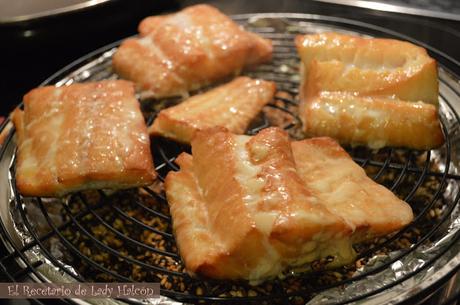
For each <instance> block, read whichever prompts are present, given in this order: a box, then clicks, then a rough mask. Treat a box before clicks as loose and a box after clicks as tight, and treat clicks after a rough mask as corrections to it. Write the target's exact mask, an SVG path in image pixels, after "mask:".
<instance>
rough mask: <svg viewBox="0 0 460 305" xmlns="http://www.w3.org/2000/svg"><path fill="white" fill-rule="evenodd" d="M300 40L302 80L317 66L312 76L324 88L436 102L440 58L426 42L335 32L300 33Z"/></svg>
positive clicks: (298, 44) (414, 100) (297, 43)
mask: <svg viewBox="0 0 460 305" xmlns="http://www.w3.org/2000/svg"><path fill="white" fill-rule="evenodd" d="M296 46H297V50H298V52H299V55H300V57H301V59H302V65H303V67H302V68H303V73H304V80H307V79H310V72H311V71H312V70H314V72H315V75H314V81H315V82H316V83H318V84H319V88H320V89H321V90H322V91H347V92H354V93H356V94H358V95H360V96H393V97H396V98H398V99H401V100H404V101H411V102H419V101H422V102H424V103H429V104H433V105H438V73H437V68H436V61H435V60H434V59H433V58H431V57H429V56H428V54H427V52H426V50H425V49H424V48H421V47H418V46H416V45H413V44H411V43H408V42H404V41H399V40H394V39H379V38H361V37H357V36H350V35H343V34H337V33H322V34H314V35H304V36H297V37H296ZM312 63H315V66H314V67H313V66H312ZM311 77H313V76H311Z"/></svg>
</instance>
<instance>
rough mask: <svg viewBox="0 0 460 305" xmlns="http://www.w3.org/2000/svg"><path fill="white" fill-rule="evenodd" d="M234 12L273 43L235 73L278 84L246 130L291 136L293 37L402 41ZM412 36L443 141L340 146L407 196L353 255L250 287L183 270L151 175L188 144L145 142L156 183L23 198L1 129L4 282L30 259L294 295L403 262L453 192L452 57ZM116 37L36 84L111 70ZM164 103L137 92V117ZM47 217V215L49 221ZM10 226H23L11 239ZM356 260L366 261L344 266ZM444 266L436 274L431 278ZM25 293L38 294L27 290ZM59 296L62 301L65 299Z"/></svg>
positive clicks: (267, 297)
mask: <svg viewBox="0 0 460 305" xmlns="http://www.w3.org/2000/svg"><path fill="white" fill-rule="evenodd" d="M234 19H235V20H236V21H237V22H239V23H241V24H242V25H244V26H245V27H246V28H247V29H248V30H250V31H254V32H257V33H259V34H261V35H263V36H264V37H266V38H270V39H272V40H273V44H274V57H273V61H272V62H271V63H270V64H266V65H263V66H261V67H259V68H257V69H256V70H254V71H248V72H245V74H246V75H249V76H252V77H258V78H263V79H266V80H272V81H274V82H276V84H277V87H278V93H277V95H276V97H275V98H274V100H273V101H272V102H271V103H270V104H269V105H268V106H266V107H265V108H264V110H263V112H262V113H261V114H260V115H259V117H258V118H257V119H256V120H255V121H254V123H253V124H252V125H251V127H250V129H249V130H248V131H247V133H248V134H254V133H256V132H257V131H259V130H260V129H262V128H266V127H268V126H273V125H277V126H280V127H283V128H284V129H286V130H287V131H288V132H289V133H290V135H291V136H292V137H293V138H297V137H299V135H300V133H299V127H300V124H301V123H300V121H299V119H298V117H297V114H296V111H297V103H298V96H297V95H298V86H299V75H298V65H299V59H298V56H297V54H296V50H295V46H294V37H295V36H296V35H298V34H303V33H312V32H318V31H327V30H331V31H341V32H353V33H358V34H362V35H370V36H378V37H393V38H398V39H404V40H409V41H412V40H411V39H410V38H409V37H404V36H402V35H400V34H398V33H394V32H391V31H388V30H385V29H383V28H379V27H376V26H373V25H369V24H364V23H361V22H357V21H351V20H346V19H341V18H334V17H326V16H317V15H304V14H258V15H240V16H234ZM413 42H414V43H417V44H419V45H422V46H424V47H425V48H427V49H428V51H429V53H430V55H431V56H433V57H434V58H436V59H437V60H438V62H439V63H440V119H441V123H442V128H443V132H444V134H445V136H446V143H445V145H444V146H442V147H441V148H440V149H438V150H433V151H426V152H421V151H412V150H404V149H396V148H385V149H381V150H379V151H372V150H369V149H365V148H347V150H348V152H349V153H350V154H351V156H352V157H353V159H354V160H355V161H356V162H357V163H358V164H360V165H361V166H362V167H363V168H364V169H365V170H366V171H367V173H368V174H369V176H370V177H372V178H373V179H374V180H375V181H377V182H379V183H382V184H384V185H385V186H387V187H388V188H389V189H390V190H392V191H393V192H394V193H395V194H396V195H398V196H399V197H400V198H401V199H403V200H405V201H406V202H408V203H409V204H410V205H411V206H412V208H413V210H414V213H415V218H414V221H413V222H412V223H411V224H410V225H409V226H407V227H405V228H404V229H402V230H401V231H399V232H397V233H395V234H393V235H391V236H388V237H384V238H380V239H376V240H374V241H372V242H369V243H366V244H362V245H357V246H356V250H357V252H358V260H357V263H356V264H354V265H352V266H345V267H343V268H340V269H337V270H332V271H331V270H324V269H322V268H317V269H315V268H314V266H313V267H312V269H313V271H312V272H309V273H305V274H294V275H288V276H286V278H284V279H277V280H273V281H269V282H267V283H264V284H262V285H261V287H252V286H250V285H248V284H247V283H244V282H230V283H229V282H226V283H222V282H219V281H212V280H205V279H195V278H192V277H190V276H189V275H188V274H187V273H186V272H185V270H184V267H183V264H182V262H181V258H180V255H179V254H178V251H177V248H176V245H175V240H174V235H173V232H172V229H171V217H170V215H169V212H168V204H167V201H166V198H165V195H164V191H163V189H162V183H161V182H162V181H163V180H164V177H165V176H166V174H167V173H168V172H169V171H171V170H174V171H175V170H178V167H177V165H176V164H175V163H174V160H175V158H176V157H177V155H178V154H179V153H180V152H183V151H189V147H186V146H182V145H179V144H177V143H174V142H171V141H167V140H164V139H154V140H153V143H152V151H153V154H154V160H155V166H156V170H157V171H158V173H159V181H158V183H157V184H156V185H154V186H153V187H145V188H141V189H135V190H125V191H118V192H115V193H108V192H106V191H91V192H80V193H75V194H72V195H70V196H68V197H67V198H64V199H59V200H57V199H56V200H50V199H43V198H23V197H22V196H21V195H20V194H19V193H18V191H17V189H16V187H15V179H14V170H15V146H14V141H13V136H14V130H12V131H11V132H10V133H9V135H8V137H7V138H6V140H5V143H4V144H3V145H2V147H1V150H0V162H1V161H2V160H3V161H4V162H7V165H6V166H7V169H6V170H7V172H8V179H6V181H4V182H5V183H6V186H4V189H6V190H7V191H8V192H9V195H10V196H9V197H10V199H11V201H10V202H9V204H8V207H7V208H8V215H3V216H2V222H1V238H2V240H3V243H4V246H5V247H6V249H7V251H8V253H9V254H8V255H6V256H4V257H3V258H1V259H0V271H1V273H2V274H3V275H4V280H5V281H12V282H19V281H25V280H32V281H40V282H47V281H50V279H49V278H48V277H47V276H46V275H45V274H44V272H43V270H42V269H41V268H42V267H43V265H49V266H52V267H53V268H55V269H56V270H59V271H60V273H62V274H63V275H65V276H66V278H71V279H74V280H76V281H82V282H83V281H102V280H106V281H118V282H132V281H139V280H142V281H158V282H160V283H161V294H162V295H163V296H166V297H170V298H172V299H174V300H178V301H183V302H189V303H198V302H208V303H221V302H224V303H229V302H230V303H232V304H233V303H240V304H248V303H253V304H261V303H263V302H265V303H279V304H291V303H292V304H300V303H305V302H307V301H309V300H310V299H311V298H313V297H314V296H315V295H318V294H320V293H322V292H324V291H326V290H328V289H340V287H347V285H350V284H356V283H365V282H367V281H370V279H376V278H377V279H378V277H379V276H380V275H381V274H382V273H383V272H385V271H386V270H388V269H391V268H393V266H394V264H396V263H398V262H401V263H403V264H406V263H407V264H409V263H410V262H409V261H408V260H409V258H410V257H411V256H412V255H413V254H414V253H415V252H417V251H419V250H420V249H421V248H423V247H427V245H430V244H431V243H436V242H438V241H440V240H441V239H443V237H444V235H445V234H446V232H447V231H446V230H448V228H447V226H448V225H449V222H450V221H451V220H452V217H454V216H455V215H457V214H456V213H457V212H458V210H459V207H458V201H459V198H460V191H459V189H458V181H460V173H459V171H458V166H459V165H460V164H459V163H458V162H459V154H458V146H459V143H460V138H459V128H460V118H459V115H458V109H460V85H459V83H458V80H459V78H458V76H455V75H453V74H452V73H451V72H449V66H459V63H458V62H456V61H455V60H453V59H452V58H449V57H448V56H446V55H445V54H442V53H440V52H438V51H436V50H435V49H434V48H432V47H430V46H426V45H423V44H421V43H420V42H417V41H413ZM118 44H119V42H117V43H114V44H112V45H109V46H107V47H105V48H102V49H100V50H97V51H95V52H93V53H91V54H88V55H87V56H85V57H83V58H81V59H80V60H78V61H76V62H74V63H72V64H71V65H69V66H67V67H65V68H64V69H62V70H61V71H59V72H57V73H56V74H55V75H53V76H51V77H50V78H49V79H47V80H46V81H45V82H44V83H43V85H49V84H57V85H67V84H71V83H73V82H85V81H95V80H101V79H107V78H116V77H117V76H116V75H115V74H113V72H112V70H111V68H110V65H111V56H112V55H113V53H114V51H115V50H116V47H117V46H118ZM175 102H177V100H165V101H152V100H141V105H142V109H143V111H144V114H145V119H146V122H147V124H151V123H152V122H153V120H154V118H155V115H156V114H157V113H158V111H159V110H160V109H162V108H164V107H165V106H167V105H170V104H171V103H175ZM6 124H8V121H6V122H4V123H3V124H2V126H1V127H0V128H1V129H2V130H3V129H4V128H5V126H6ZM0 170H1V166H0ZM333 174H334V173H331V175H333ZM50 201H51V202H50ZM37 215H38V216H37ZM56 215H59V217H58V219H57V217H56ZM8 219H11V221H10V222H9V221H8ZM459 219H460V218H459ZM12 230H13V231H15V230H18V231H22V232H24V234H23V235H22V236H20V237H19V238H18V235H17V234H14V233H13V232H12ZM107 236H110V238H111V239H107V238H106V237H107ZM18 239H19V241H18ZM459 240H460V233H459V232H454V233H453V234H450V235H449V238H448V240H445V241H444V243H443V247H440V250H439V251H438V252H437V253H436V255H433V256H431V257H429V258H426V260H425V261H424V262H423V263H420V264H414V266H413V268H412V269H411V271H410V272H406V273H405V274H403V275H401V276H399V277H397V279H395V280H392V281H390V282H388V283H386V282H384V283H382V284H381V285H375V287H374V288H368V289H366V290H363V292H362V293H360V294H358V295H356V294H354V295H350V296H345V297H342V298H340V299H338V300H337V301H336V302H335V304H345V303H349V302H353V301H362V300H366V299H367V298H371V297H373V296H376V295H377V294H379V293H381V292H385V291H390V290H391V289H392V288H393V287H395V286H398V285H400V284H401V283H403V282H405V281H406V280H408V279H413V278H415V277H416V276H417V275H419V274H421V273H423V272H427V270H428V269H429V268H430V267H432V266H433V264H435V263H436V262H437V261H438V260H440V259H441V258H443V257H444V256H445V255H447V253H448V252H449V250H450V249H452V247H454V246H458V244H459ZM56 249H58V251H56ZM37 252H38V253H40V255H41V256H40V257H42V259H40V260H35V259H33V257H34V256H33V254H31V253H37ZM56 253H58V254H59V253H61V254H62V253H64V254H62V255H57V254H56ZM376 255H377V256H378V255H381V256H386V258H385V259H384V260H383V261H382V262H381V263H379V264H375V265H372V264H370V263H369V262H370V261H371V260H372V258H373V257H375V256H376ZM362 266H366V268H365V269H362V270H361V271H360V272H356V271H359V269H360V268H361V267H362ZM459 266H460V263H458V264H456V265H455V266H453V267H452V268H451V270H450V271H449V273H452V272H454V271H456V270H458V268H460V267H459ZM363 270H364V271H363ZM447 275H448V274H447V273H446V274H443V276H442V277H441V276H438V278H437V280H436V282H438V281H442V280H443V279H444V278H445V277H446V276H447ZM331 277H332V279H331ZM433 285H435V283H434V282H433V283H431V282H427V284H426V285H425V287H423V289H426V290H428V289H430V288H432V287H433ZM412 297H415V294H414V293H412V294H411V295H405V296H404V297H403V298H401V299H400V300H398V301H401V302H402V301H407V300H408V299H410V298H412ZM123 301H124V302H127V303H137V302H136V301H133V300H123ZM34 302H36V303H38V304H41V302H40V301H39V300H35V301H34ZM63 302H65V303H72V301H69V300H63Z"/></svg>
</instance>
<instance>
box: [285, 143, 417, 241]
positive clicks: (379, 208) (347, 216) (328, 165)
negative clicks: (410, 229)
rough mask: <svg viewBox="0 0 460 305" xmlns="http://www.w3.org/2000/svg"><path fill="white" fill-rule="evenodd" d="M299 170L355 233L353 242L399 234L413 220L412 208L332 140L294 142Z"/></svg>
mask: <svg viewBox="0 0 460 305" xmlns="http://www.w3.org/2000/svg"><path fill="white" fill-rule="evenodd" d="M291 146H292V152H293V155H294V159H295V163H296V170H297V173H298V174H299V176H300V177H301V178H302V180H303V181H304V183H305V186H306V188H308V189H309V190H311V191H312V192H313V193H314V194H315V195H316V196H317V198H318V200H319V201H320V202H321V204H323V205H324V206H325V207H327V208H328V209H329V210H330V211H331V212H332V213H334V214H335V215H337V216H340V217H342V218H343V219H344V220H345V221H346V223H347V224H349V225H350V226H351V228H352V229H353V235H352V239H353V242H359V241H363V240H366V239H370V238H373V237H376V236H382V235H386V234H389V233H391V232H394V231H396V230H399V229H400V228H402V227H404V226H405V225H407V224H409V223H410V222H411V221H412V219H413V213H412V209H411V208H410V206H409V205H408V204H407V203H405V202H404V201H402V200H400V199H399V198H398V197H396V196H395V195H394V194H393V193H392V192H391V191H389V190H388V189H387V188H385V187H384V186H382V185H380V184H378V183H375V182H374V181H373V180H372V179H371V178H369V177H368V176H367V175H366V173H365V172H364V170H363V169H362V168H361V167H360V166H359V165H358V164H356V163H355V162H354V161H353V160H352V159H351V158H350V156H349V155H348V154H347V152H346V151H344V150H343V149H342V147H340V145H339V144H337V142H335V141H334V140H332V139H331V138H327V137H323V138H313V139H308V140H303V141H295V142H292V144H291Z"/></svg>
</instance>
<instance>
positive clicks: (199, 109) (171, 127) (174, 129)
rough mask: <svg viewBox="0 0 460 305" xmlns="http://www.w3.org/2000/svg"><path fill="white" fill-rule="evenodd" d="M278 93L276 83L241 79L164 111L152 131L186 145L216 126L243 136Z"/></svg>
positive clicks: (246, 78)
mask: <svg viewBox="0 0 460 305" xmlns="http://www.w3.org/2000/svg"><path fill="white" fill-rule="evenodd" d="M275 90H276V85H275V83H273V82H268V81H264V80H258V79H251V78H249V77H238V78H236V79H235V80H233V81H231V82H230V83H227V84H225V85H222V86H219V87H217V88H215V89H212V90H210V91H208V92H206V93H203V94H198V95H195V96H193V97H191V98H189V99H187V100H185V101H184V102H182V103H180V104H179V105H177V106H174V107H170V108H167V109H165V110H162V111H160V113H159V114H158V116H157V118H156V119H155V121H154V123H153V125H152V126H151V127H150V128H149V132H150V134H152V135H160V136H163V137H166V138H170V139H173V140H176V141H179V142H182V143H190V141H191V140H192V138H193V136H194V134H195V133H196V132H197V131H198V130H203V129H206V128H210V127H214V126H222V127H226V128H227V129H228V130H229V131H231V132H233V133H235V134H242V133H244V131H245V130H246V128H247V127H248V125H249V123H250V122H251V120H252V119H253V118H254V117H255V116H256V115H257V114H258V113H259V112H260V110H261V109H262V107H263V106H264V105H266V104H267V103H268V102H269V101H270V100H272V98H273V95H274V94H275Z"/></svg>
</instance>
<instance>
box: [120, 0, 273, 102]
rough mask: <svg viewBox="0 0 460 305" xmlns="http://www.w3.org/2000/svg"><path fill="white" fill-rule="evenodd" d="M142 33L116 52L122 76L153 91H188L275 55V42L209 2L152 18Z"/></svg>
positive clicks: (171, 93) (167, 93)
mask: <svg viewBox="0 0 460 305" xmlns="http://www.w3.org/2000/svg"><path fill="white" fill-rule="evenodd" d="M139 31H140V33H141V37H140V38H131V39H127V40H126V41H124V42H123V43H122V45H121V46H120V47H119V49H118V51H117V52H116V53H115V55H114V57H113V67H114V69H115V71H116V72H117V73H118V74H120V75H121V76H122V77H125V78H128V79H130V80H133V81H135V82H136V83H137V84H138V86H139V87H140V88H141V89H142V90H145V91H147V92H148V93H150V94H151V95H152V96H154V97H157V98H160V97H168V96H178V95H186V94H187V92H188V91H190V90H194V89H198V88H200V87H202V86H204V85H207V84H210V83H212V82H214V81H216V80H219V79H222V78H224V77H226V76H231V75H234V74H238V73H239V72H240V71H241V70H242V69H243V68H246V67H251V66H255V65H258V64H261V63H264V62H267V61H269V60H270V59H271V54H272V45H271V41H269V40H266V39H263V38H262V37H260V36H258V35H256V34H253V33H250V32H246V31H244V29H243V28H241V27H240V26H238V25H237V24H236V23H235V22H233V21H232V20H231V19H230V18H228V17H227V16H225V15H224V14H222V13H221V12H220V11H218V10H217V9H215V8H213V7H211V6H209V5H203V4H201V5H195V6H191V7H188V8H186V9H184V10H182V11H180V12H178V13H175V14H171V15H166V16H155V17H148V18H146V19H145V20H143V21H142V22H141V24H140V26H139Z"/></svg>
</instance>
